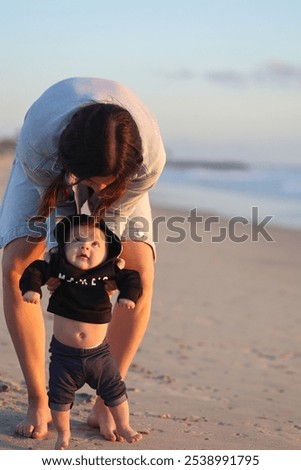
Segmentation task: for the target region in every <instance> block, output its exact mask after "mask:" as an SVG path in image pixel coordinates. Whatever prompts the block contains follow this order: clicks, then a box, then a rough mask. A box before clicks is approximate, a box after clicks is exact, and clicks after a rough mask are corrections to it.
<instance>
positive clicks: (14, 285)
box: [2, 238, 50, 439]
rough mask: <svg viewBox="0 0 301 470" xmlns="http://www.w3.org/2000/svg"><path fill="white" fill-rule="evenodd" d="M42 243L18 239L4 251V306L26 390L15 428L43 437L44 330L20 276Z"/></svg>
mask: <svg viewBox="0 0 301 470" xmlns="http://www.w3.org/2000/svg"><path fill="white" fill-rule="evenodd" d="M44 250H45V245H44V242H40V243H29V242H28V241H27V240H26V238H18V239H16V240H14V241H12V242H11V243H9V244H8V245H7V246H6V247H5V248H4V250H3V259H2V267H3V305H4V313H5V318H6V323H7V327H8V330H9V333H10V335H11V338H12V341H13V344H14V347H15V350H16V353H17V356H18V360H19V363H20V366H21V369H22V372H23V375H24V378H25V382H26V385H27V391H28V412H27V416H26V418H25V419H24V421H22V422H21V423H20V424H19V425H18V426H17V429H16V431H17V432H18V433H19V434H21V435H23V436H26V437H32V438H34V439H42V438H43V437H45V435H46V434H47V423H48V422H49V421H50V412H49V409H48V399H47V394H46V374H45V329H44V321H43V316H42V312H41V308H40V306H39V305H34V304H28V303H26V302H24V301H23V299H22V296H21V291H20V289H19V279H20V277H21V275H22V273H23V270H24V269H25V267H26V266H28V264H29V263H31V262H32V261H34V260H35V259H38V258H40V257H41V256H42V255H43V253H44Z"/></svg>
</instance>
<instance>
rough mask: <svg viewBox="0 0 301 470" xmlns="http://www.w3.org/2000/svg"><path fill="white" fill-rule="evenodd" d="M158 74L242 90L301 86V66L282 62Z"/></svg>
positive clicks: (161, 71) (187, 69)
mask: <svg viewBox="0 0 301 470" xmlns="http://www.w3.org/2000/svg"><path fill="white" fill-rule="evenodd" d="M158 74H159V75H160V76H161V77H162V78H165V79H167V80H174V81H188V80H199V81H201V80H205V81H209V82H212V83H215V84H216V85H220V86H228V87H229V86H231V87H235V88H241V87H245V86H256V85H268V86H271V85H274V86H282V87H283V86H287V87H288V86H301V65H295V64H290V63H288V62H285V61H281V60H271V61H268V62H266V63H264V64H262V65H260V66H259V67H257V68H256V69H253V70H249V71H242V70H235V69H218V68H217V69H214V70H207V71H203V72H201V71H197V70H194V69H192V68H185V67H182V68H178V69H175V70H170V71H167V70H162V69H161V70H160V71H158Z"/></svg>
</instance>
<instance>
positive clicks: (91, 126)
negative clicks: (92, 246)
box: [38, 103, 143, 217]
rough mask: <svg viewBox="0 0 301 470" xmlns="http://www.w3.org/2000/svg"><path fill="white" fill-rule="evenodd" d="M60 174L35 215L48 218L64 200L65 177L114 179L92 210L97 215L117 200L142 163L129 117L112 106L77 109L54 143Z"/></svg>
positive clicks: (67, 188)
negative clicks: (60, 167)
mask: <svg viewBox="0 0 301 470" xmlns="http://www.w3.org/2000/svg"><path fill="white" fill-rule="evenodd" d="M58 158H59V162H60V163H61V166H62V172H61V174H60V175H58V176H57V177H56V178H55V179H54V180H53V181H52V183H51V184H50V185H49V187H48V188H47V189H46V191H45V193H44V194H43V196H42V200H41V203H40V206H39V211H38V214H39V216H46V217H47V216H48V215H49V210H51V208H54V207H55V205H56V202H57V200H58V198H60V202H61V201H64V200H66V199H67V197H68V194H69V192H70V186H69V185H68V183H67V181H66V175H68V173H71V174H73V175H75V176H76V177H77V178H78V181H79V182H80V180H83V179H85V178H89V177H93V176H114V181H113V183H111V184H110V185H108V186H107V187H106V188H105V189H104V190H103V191H102V192H101V198H100V203H99V205H98V206H97V207H96V209H95V211H94V215H95V214H101V213H103V212H104V211H105V209H106V208H107V207H110V206H111V204H113V203H114V202H115V201H117V200H118V199H119V198H120V197H121V196H122V194H123V193H124V191H125V190H126V186H127V183H128V182H129V181H130V180H131V179H132V178H133V177H134V176H135V174H137V172H138V170H139V167H140V166H141V164H142V161H143V158H142V142H141V137H140V133H139V129H138V127H137V124H136V122H135V121H134V119H133V118H132V116H131V114H130V113H129V112H128V111H127V110H126V109H124V108H122V107H121V106H118V105H115V104H105V103H94V104H91V105H88V106H85V107H83V108H81V109H79V110H78V111H77V112H76V113H75V114H74V115H73V116H72V118H71V121H70V123H69V124H68V125H67V127H66V128H65V129H64V130H63V132H62V134H61V136H60V139H59V144H58Z"/></svg>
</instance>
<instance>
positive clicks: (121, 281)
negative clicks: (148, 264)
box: [116, 267, 142, 310]
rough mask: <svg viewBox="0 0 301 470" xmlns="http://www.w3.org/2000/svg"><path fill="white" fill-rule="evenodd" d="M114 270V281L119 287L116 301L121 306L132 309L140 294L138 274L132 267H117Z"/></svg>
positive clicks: (140, 286) (140, 285) (140, 287)
mask: <svg viewBox="0 0 301 470" xmlns="http://www.w3.org/2000/svg"><path fill="white" fill-rule="evenodd" d="M116 271H117V272H116V283H117V288H118V289H119V296H118V298H117V301H118V303H119V305H121V306H122V307H124V308H127V309H129V310H132V309H133V308H135V306H136V302H137V300H138V299H139V297H140V296H141V294H142V284H141V278H140V274H139V273H138V271H135V270H133V269H118V267H117V268H116Z"/></svg>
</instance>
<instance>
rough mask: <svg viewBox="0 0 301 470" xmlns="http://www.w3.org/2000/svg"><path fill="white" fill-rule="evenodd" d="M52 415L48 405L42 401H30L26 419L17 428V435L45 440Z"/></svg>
mask: <svg viewBox="0 0 301 470" xmlns="http://www.w3.org/2000/svg"><path fill="white" fill-rule="evenodd" d="M50 422H51V415H50V410H49V408H48V405H47V404H46V405H45V403H44V402H40V400H30V401H29V404H28V409H27V415H26V418H25V419H24V420H23V421H21V423H19V424H18V425H17V426H16V433H17V434H19V435H20V436H24V437H30V438H32V439H44V438H45V437H46V436H47V434H48V423H50Z"/></svg>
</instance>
